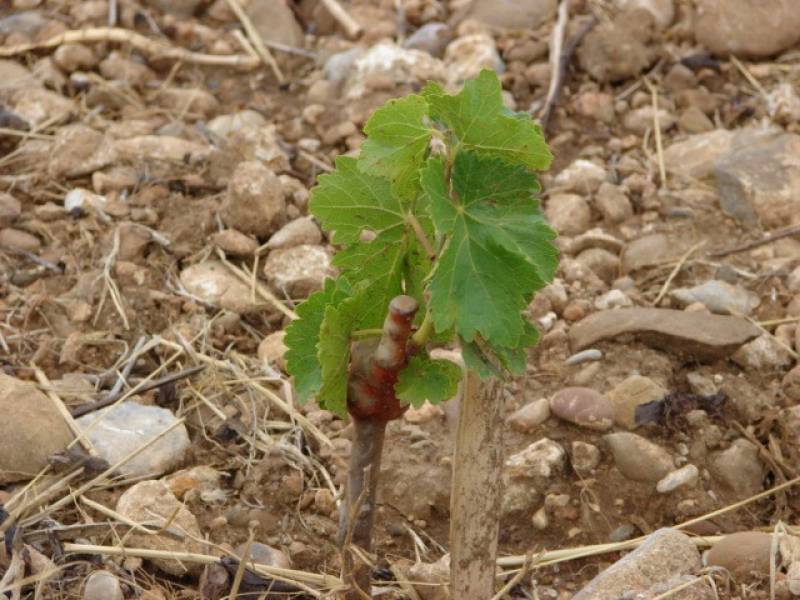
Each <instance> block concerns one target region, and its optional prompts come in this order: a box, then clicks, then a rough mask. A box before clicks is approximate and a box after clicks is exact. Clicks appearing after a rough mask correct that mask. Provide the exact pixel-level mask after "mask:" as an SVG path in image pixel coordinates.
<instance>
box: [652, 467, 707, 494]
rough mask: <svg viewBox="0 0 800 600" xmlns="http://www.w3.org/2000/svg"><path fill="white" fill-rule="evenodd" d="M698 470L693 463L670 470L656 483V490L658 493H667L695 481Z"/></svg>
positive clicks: (698, 474)
mask: <svg viewBox="0 0 800 600" xmlns="http://www.w3.org/2000/svg"><path fill="white" fill-rule="evenodd" d="M699 476H700V471H699V470H698V469H697V467H695V466H694V465H684V466H683V467H681V468H680V469H676V470H674V471H670V472H669V473H667V475H666V476H665V477H664V478H663V479H661V480H660V481H659V482H658V483H657V484H656V491H657V492H658V493H659V494H668V493H669V492H672V491H674V490H676V489H677V488H679V487H681V486H683V485H689V484H691V483H694V482H695V481H697V478H698V477H699Z"/></svg>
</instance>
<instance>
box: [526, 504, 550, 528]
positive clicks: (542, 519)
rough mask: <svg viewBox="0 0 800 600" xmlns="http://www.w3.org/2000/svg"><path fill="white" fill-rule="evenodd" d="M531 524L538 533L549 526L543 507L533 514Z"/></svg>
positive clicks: (545, 510)
mask: <svg viewBox="0 0 800 600" xmlns="http://www.w3.org/2000/svg"><path fill="white" fill-rule="evenodd" d="M531 523H532V524H533V526H534V527H535V528H536V529H538V530H539V531H543V530H545V529H547V526H548V525H549V524H550V519H549V517H548V516H547V509H546V508H545V507H544V506H542V507H541V508H540V509H539V510H537V511H536V512H535V513H533V517H531Z"/></svg>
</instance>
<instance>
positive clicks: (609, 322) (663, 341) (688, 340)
mask: <svg viewBox="0 0 800 600" xmlns="http://www.w3.org/2000/svg"><path fill="white" fill-rule="evenodd" d="M625 334H634V335H636V336H638V337H639V338H640V339H641V340H642V341H644V342H645V343H647V344H649V345H651V346H653V347H656V348H659V349H662V350H665V351H668V352H674V353H676V354H679V355H684V356H690V357H693V358H694V359H695V360H701V361H706V360H715V359H718V358H724V357H727V356H730V355H731V354H733V353H734V352H736V350H738V349H739V348H740V347H741V346H742V345H743V344H746V343H747V342H749V341H751V340H753V339H755V338H756V337H758V336H759V335H761V330H760V329H759V328H758V327H756V326H755V325H753V324H752V323H750V322H748V321H746V320H744V319H741V318H739V317H729V316H722V315H708V314H701V313H692V312H686V311H681V310H670V309H663V308H618V309H615V310H607V311H602V312H597V313H593V314H591V315H589V316H588V317H586V318H584V319H582V320H581V321H580V322H578V323H575V324H574V325H573V326H572V327H570V330H569V339H570V344H571V346H572V349H573V351H578V350H583V349H584V348H589V347H591V346H594V345H595V344H596V343H597V342H599V341H600V340H606V339H612V338H615V337H617V336H620V335H625Z"/></svg>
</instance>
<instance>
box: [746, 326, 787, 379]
mask: <svg viewBox="0 0 800 600" xmlns="http://www.w3.org/2000/svg"><path fill="white" fill-rule="evenodd" d="M789 350H790V349H789V348H787V347H786V346H783V345H781V343H780V342H779V341H778V340H777V338H775V336H773V335H771V334H769V333H765V334H763V335H761V336H759V337H757V338H756V339H754V340H753V341H752V342H750V343H748V344H745V345H744V346H742V347H741V348H739V350H737V351H736V353H735V354H734V355H733V356H732V358H733V361H734V362H735V363H736V364H737V365H739V366H740V367H742V368H744V369H747V370H749V371H763V370H769V369H780V368H782V367H788V366H789V365H791V364H792V356H791V354H790V353H789Z"/></svg>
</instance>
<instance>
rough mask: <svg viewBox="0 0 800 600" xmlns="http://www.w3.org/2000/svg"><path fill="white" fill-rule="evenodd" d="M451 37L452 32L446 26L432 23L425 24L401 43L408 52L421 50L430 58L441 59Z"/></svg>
mask: <svg viewBox="0 0 800 600" xmlns="http://www.w3.org/2000/svg"><path fill="white" fill-rule="evenodd" d="M452 37H453V32H452V30H451V29H450V27H449V26H448V25H447V24H445V23H438V22H435V21H434V22H431V23H425V25H423V26H422V27H420V28H419V29H417V30H416V31H415V32H414V33H412V34H411V35H410V36H408V37H407V38H406V41H405V42H403V47H404V48H408V49H409V50H421V51H423V52H427V53H428V54H430V55H431V56H435V57H437V58H441V56H442V55H443V54H444V49H445V48H446V47H447V44H448V43H450V41H451V40H452Z"/></svg>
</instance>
